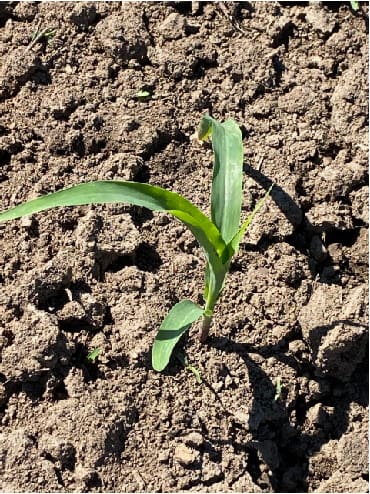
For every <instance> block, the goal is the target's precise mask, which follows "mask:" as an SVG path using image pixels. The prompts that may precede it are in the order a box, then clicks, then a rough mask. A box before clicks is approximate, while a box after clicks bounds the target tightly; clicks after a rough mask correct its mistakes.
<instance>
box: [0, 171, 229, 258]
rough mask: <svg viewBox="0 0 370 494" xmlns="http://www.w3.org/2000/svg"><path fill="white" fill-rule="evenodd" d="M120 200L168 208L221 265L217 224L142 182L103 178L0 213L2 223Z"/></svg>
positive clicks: (177, 197) (173, 196)
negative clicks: (74, 207)
mask: <svg viewBox="0 0 370 494" xmlns="http://www.w3.org/2000/svg"><path fill="white" fill-rule="evenodd" d="M117 202H123V203H129V204H134V205H136V206H144V207H146V208H148V209H151V210H153V211H167V212H169V213H171V214H173V215H174V216H175V217H176V218H178V219H179V220H181V221H182V222H183V223H185V224H186V225H187V226H188V227H189V229H190V230H191V231H192V233H193V234H194V236H195V237H196V239H197V240H198V242H199V243H200V245H201V246H202V247H203V249H204V251H205V254H206V258H207V260H208V261H209V262H210V263H211V264H212V265H214V266H216V265H218V264H219V263H220V262H221V261H220V256H221V254H222V252H223V250H224V248H225V242H224V241H223V239H222V237H221V234H220V232H219V231H218V229H217V227H216V226H215V225H214V224H213V223H212V222H211V221H210V219H209V218H207V216H205V215H204V214H203V213H202V212H201V211H200V210H199V209H198V208H197V207H195V206H194V205H193V204H192V203H191V202H190V201H188V200H187V199H185V198H184V197H182V196H181V195H180V194H177V193H175V192H171V191H168V190H166V189H162V188H161V187H158V186H155V185H149V184H142V183H138V182H128V181H115V180H102V181H96V182H86V183H82V184H79V185H75V186H73V187H70V188H67V189H62V190H60V191H58V192H54V193H51V194H47V195H45V196H42V197H38V198H37V199H33V200H31V201H27V202H25V203H23V204H21V205H19V206H16V207H14V208H11V209H9V210H7V211H4V212H2V213H0V222H1V221H7V220H11V219H16V218H20V217H22V216H27V215H30V214H34V213H38V212H40V211H45V210H47V209H50V208H53V207H62V206H78V205H79V206H80V205H86V204H112V203H117Z"/></svg>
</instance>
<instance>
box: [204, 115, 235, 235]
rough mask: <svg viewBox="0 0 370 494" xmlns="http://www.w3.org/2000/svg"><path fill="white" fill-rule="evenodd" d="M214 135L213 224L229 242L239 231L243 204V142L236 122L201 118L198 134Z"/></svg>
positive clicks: (207, 117)
mask: <svg viewBox="0 0 370 494" xmlns="http://www.w3.org/2000/svg"><path fill="white" fill-rule="evenodd" d="M210 133H211V134H212V147H213V151H214V166H213V180H212V194H211V212H212V221H213V223H214V224H215V225H216V226H217V227H218V229H219V230H220V232H221V235H222V238H223V239H224V241H225V243H226V244H227V243H229V242H230V241H231V239H232V238H233V237H234V235H235V234H236V233H237V231H238V229H239V222H240V211H241V204H242V172H243V143H242V134H241V131H240V129H239V127H238V125H237V124H236V123H235V122H234V121H233V120H226V121H225V122H223V123H222V124H221V123H220V122H218V121H217V120H215V119H213V118H212V117H210V116H209V115H206V116H204V117H203V118H202V120H201V123H200V128H199V131H198V135H199V138H200V139H205V138H206V137H207V136H208V135H209V134H210Z"/></svg>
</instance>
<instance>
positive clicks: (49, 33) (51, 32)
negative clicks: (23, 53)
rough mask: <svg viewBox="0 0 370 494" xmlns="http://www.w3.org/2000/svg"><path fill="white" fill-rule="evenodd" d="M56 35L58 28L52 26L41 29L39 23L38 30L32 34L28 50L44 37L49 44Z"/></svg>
mask: <svg viewBox="0 0 370 494" xmlns="http://www.w3.org/2000/svg"><path fill="white" fill-rule="evenodd" d="M55 35H56V29H54V28H50V27H46V28H44V29H40V25H39V26H38V27H37V29H36V31H34V33H33V34H32V37H31V42H30V44H29V45H28V46H27V50H29V49H30V48H31V47H32V46H33V45H35V44H36V43H38V42H39V41H41V40H42V39H45V41H46V44H49V43H50V41H51V40H52V39H53V38H54V36H55Z"/></svg>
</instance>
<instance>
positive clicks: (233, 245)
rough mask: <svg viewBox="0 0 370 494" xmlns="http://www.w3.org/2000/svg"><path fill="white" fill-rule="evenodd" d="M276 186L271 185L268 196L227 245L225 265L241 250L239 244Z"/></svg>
mask: <svg viewBox="0 0 370 494" xmlns="http://www.w3.org/2000/svg"><path fill="white" fill-rule="evenodd" d="M273 186H274V184H273V185H271V187H270V188H269V189H268V191H267V192H266V194H265V195H264V196H263V197H262V199H260V200H259V201H258V202H257V204H256V205H255V207H254V209H253V211H252V212H251V213H250V214H249V215H248V217H247V219H246V220H245V221H244V223H243V224H242V226H241V227H240V229H239V230H238V231H237V233H236V234H235V235H234V237H233V238H232V239H231V241H230V242H229V243H228V244H227V246H226V249H225V251H224V253H223V255H222V260H223V262H224V263H226V262H228V261H230V259H231V258H232V257H233V255H235V254H237V252H238V250H239V244H240V242H241V240H242V238H243V237H244V235H245V233H246V231H247V230H248V227H249V225H250V224H251V222H252V220H253V218H254V217H255V215H256V214H257V213H258V211H259V210H260V209H261V207H262V206H263V205H264V204H265V202H266V200H267V199H268V197H269V195H270V192H271V190H272V188H273Z"/></svg>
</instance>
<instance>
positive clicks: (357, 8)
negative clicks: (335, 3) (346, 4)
mask: <svg viewBox="0 0 370 494" xmlns="http://www.w3.org/2000/svg"><path fill="white" fill-rule="evenodd" d="M350 4H351V8H352V10H354V11H355V12H357V10H359V8H360V5H359V2H350Z"/></svg>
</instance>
